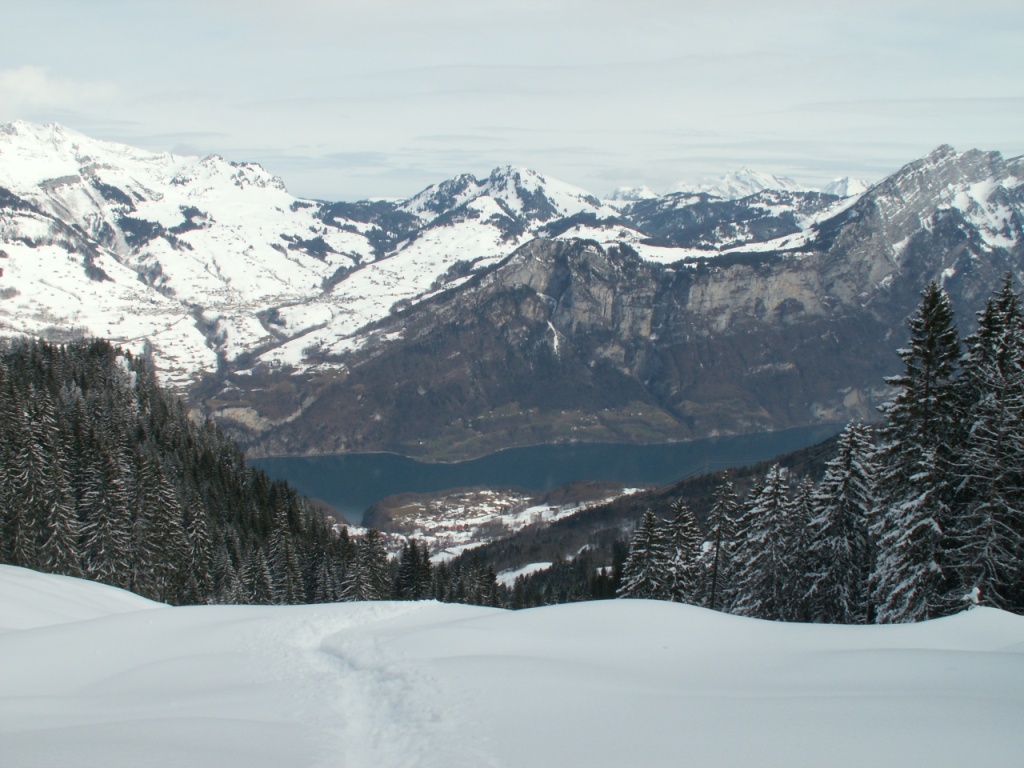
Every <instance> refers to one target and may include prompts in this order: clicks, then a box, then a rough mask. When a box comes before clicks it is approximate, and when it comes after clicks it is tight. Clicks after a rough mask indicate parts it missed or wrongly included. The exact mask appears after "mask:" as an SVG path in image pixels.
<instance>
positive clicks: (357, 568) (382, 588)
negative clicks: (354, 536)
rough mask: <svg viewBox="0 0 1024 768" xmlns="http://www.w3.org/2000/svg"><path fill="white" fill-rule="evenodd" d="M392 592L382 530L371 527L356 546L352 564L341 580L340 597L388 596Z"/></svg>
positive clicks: (368, 597)
mask: <svg viewBox="0 0 1024 768" xmlns="http://www.w3.org/2000/svg"><path fill="white" fill-rule="evenodd" d="M390 594H391V578H390V574H389V573H388V554H387V550H385V549H384V538H383V537H382V536H381V534H380V531H378V530H376V529H374V528H371V529H370V530H368V531H367V532H366V535H365V536H363V538H362V540H361V541H359V542H358V543H357V545H356V547H355V558H354V562H352V563H350V564H349V567H348V570H347V571H346V573H345V581H344V583H343V584H342V589H341V599H342V600H345V601H353V600H387V599H388V597H389V596H390Z"/></svg>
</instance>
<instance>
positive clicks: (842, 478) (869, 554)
mask: <svg viewBox="0 0 1024 768" xmlns="http://www.w3.org/2000/svg"><path fill="white" fill-rule="evenodd" d="M875 476H876V469H875V464H874V446H873V444H872V441H871V434H870V431H869V430H868V428H867V427H865V426H864V425H863V424H854V423H851V424H849V425H847V427H846V429H845V430H843V433H842V434H841V435H840V437H839V444H838V447H837V454H836V456H835V458H833V459H832V460H831V461H829V462H828V463H827V465H826V469H825V476H824V477H823V478H822V481H821V483H820V485H819V486H818V488H817V490H816V492H815V493H814V496H813V499H812V509H813V517H812V519H811V521H810V523H809V525H808V535H807V541H808V561H809V569H808V577H809V580H810V586H809V588H808V592H807V609H808V618H809V619H810V620H811V621H817V622H826V623H832V624H863V623H864V622H866V621H867V619H868V576H869V575H870V573H871V567H872V560H873V551H872V548H871V545H870V541H869V537H868V527H869V525H870V520H871V513H872V510H873V509H874V507H875V498H874V490H873V489H874V484H875Z"/></svg>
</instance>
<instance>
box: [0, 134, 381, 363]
mask: <svg viewBox="0 0 1024 768" xmlns="http://www.w3.org/2000/svg"><path fill="white" fill-rule="evenodd" d="M0 203H3V205H0V253H2V258H3V262H2V264H0V266H2V269H3V274H2V285H0V288H2V289H3V292H4V294H3V296H4V300H3V301H2V302H0V323H2V325H0V328H6V329H7V330H8V332H12V331H13V332H28V333H46V332H49V331H52V330H54V329H56V330H58V331H60V330H63V331H65V332H66V331H68V330H69V329H72V328H76V329H79V330H81V331H84V332H88V333H92V334H95V335H100V336H106V337H110V338H113V339H114V340H116V341H119V342H122V343H126V344H128V345H130V346H141V345H142V342H143V341H147V340H148V341H149V342H150V344H151V345H152V347H153V349H154V353H155V355H156V358H157V360H158V361H159V362H160V363H161V364H162V368H163V369H164V370H165V372H166V373H168V374H169V377H170V378H171V379H172V380H179V381H186V380H188V379H189V378H190V377H191V375H192V374H193V373H195V372H198V371H203V370H210V369H212V368H213V367H215V365H216V361H217V355H218V353H219V354H221V355H224V356H226V357H228V358H232V357H234V356H236V355H237V354H239V353H240V352H242V351H247V350H251V349H252V348H253V347H256V346H259V345H263V344H267V343H272V342H273V341H275V333H274V331H273V329H270V328H268V327H267V326H266V325H265V324H264V323H263V322H262V321H261V320H260V313H262V312H265V311H267V310H269V309H271V308H273V307H274V306H276V305H279V304H282V303H291V302H302V301H307V300H309V299H311V298H313V297H316V296H318V295H320V294H321V293H322V290H323V283H324V281H325V280H328V279H330V278H331V277H332V276H333V275H334V274H335V273H336V272H337V271H338V270H339V269H340V268H349V267H351V266H353V265H354V264H357V263H359V262H360V261H361V260H363V259H365V258H368V257H369V256H370V254H371V253H372V250H373V249H372V247H371V246H370V244H369V242H368V241H367V238H366V237H365V236H364V235H363V234H360V233H359V232H353V231H349V230H348V229H343V228H341V227H339V226H333V227H332V226H327V225H326V224H324V222H322V221H321V220H320V219H318V218H317V213H318V211H319V204H317V203H313V202H310V201H301V200H298V199H296V198H294V197H293V196H291V195H289V194H288V192H287V191H286V190H285V188H284V185H283V183H282V182H281V180H280V179H278V178H276V177H274V176H272V175H271V174H269V173H267V172H266V171H265V170H264V169H262V168H261V167H259V166H258V165H253V164H237V163H230V162H228V161H226V160H224V159H223V158H221V157H218V156H215V155H211V156H209V157H205V158H195V157H179V156H175V155H170V154H167V153H163V154H155V153H149V152H145V151H143V150H139V149H134V148H132V147H127V146H124V145H119V144H113V143H110V142H102V141H96V140H94V139H90V138H88V137H86V136H83V135H82V134H80V133H77V132H75V131H72V130H70V129H67V128H63V127H61V126H59V125H49V126H37V125H31V124H28V123H23V122H15V123H11V124H8V125H5V126H0ZM352 229H356V228H355V227H352Z"/></svg>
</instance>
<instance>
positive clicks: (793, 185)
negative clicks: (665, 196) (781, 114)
mask: <svg viewBox="0 0 1024 768" xmlns="http://www.w3.org/2000/svg"><path fill="white" fill-rule="evenodd" d="M766 189H773V190H782V191H787V192H806V191H808V188H807V187H805V186H804V185H803V184H800V183H798V182H796V181H794V180H793V179H791V178H789V177H788V176H776V175H774V174H771V173H764V172H763V171H755V170H751V169H750V168H740V169H739V170H737V171H730V172H729V173H727V174H725V175H724V176H722V177H720V178H719V179H717V180H712V181H704V182H702V183H700V184H689V183H687V182H680V183H679V184H677V185H676V186H675V187H674V188H673V189H672V191H673V192H688V193H692V192H705V193H707V194H709V195H714V196H715V197H721V198H724V199H726V200H738V199H740V198H743V197H748V196H749V195H753V194H756V193H758V192H761V191H763V190H766Z"/></svg>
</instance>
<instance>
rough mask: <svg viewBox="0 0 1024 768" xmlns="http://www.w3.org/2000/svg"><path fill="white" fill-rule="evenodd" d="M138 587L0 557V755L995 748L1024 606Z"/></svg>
mask: <svg viewBox="0 0 1024 768" xmlns="http://www.w3.org/2000/svg"><path fill="white" fill-rule="evenodd" d="M83 603H88V604H89V606H90V614H89V615H88V616H78V615H76V611H78V610H79V606H80V605H82V604H83ZM104 606H105V608H106V610H104ZM150 607H151V604H148V603H147V602H146V601H142V600H140V599H138V598H134V597H132V596H129V595H123V596H119V597H117V598H116V599H111V590H109V589H108V588H104V587H101V586H98V585H95V584H91V583H87V582H76V581H73V580H69V579H63V578H59V577H54V576H49V575H43V574H37V573H32V572H26V571H23V570H20V569H17V568H13V567H10V566H3V567H0V616H9V615H11V614H12V612H13V613H14V614H16V615H17V617H18V621H17V622H16V624H17V626H11V624H10V622H4V627H5V631H0V659H2V660H3V664H0V762H2V763H3V764H4V765H10V766H18V767H19V768H36V767H38V768H52V767H53V766H61V765H75V766H79V767H81V768H90V767H91V766H103V768H121V767H122V766H123V767H125V768H138V767H139V766H161V767H162V768H164V767H167V768H171V767H174V766H188V768H207V767H210V766H225V767H227V766H240V765H244V766H246V767H247V768H263V767H266V768H271V767H273V768H277V767H278V766H282V765H288V766H296V767H301V766H311V767H312V766H341V767H342V768H346V767H348V768H390V767H391V766H395V767H397V766H402V767H403V768H404V767H409V768H412V767H416V766H436V767H438V768H440V767H441V766H444V767H445V768H459V767H461V766H465V767H467V768H469V767H472V768H479V767H481V766H491V767H495V768H497V767H501V768H513V767H516V768H518V767H522V768H538V767H542V766H587V767H588V768H601V767H602V766H609V767H611V766H615V767H616V768H619V767H620V766H624V765H630V766H644V768H658V767H660V766H666V768H667V767H668V766H672V767H673V768H676V767H677V766H680V765H700V766H706V767H707V768H718V767H721V768H725V767H726V766H728V767H729V768H736V767H740V768H742V767H744V766H758V767H759V768H776V767H777V768H805V767H806V768H812V767H813V768H821V766H828V767H829V768H844V767H846V766H849V767H850V768H853V767H854V766H856V767H857V768H862V767H863V766H868V765H870V766H873V767H875V768H886V767H887V766H893V767H894V768H895V767H896V766H899V768H908V767H910V768H913V767H914V766H921V767H922V768H924V767H927V768H941V767H943V766H949V767H951V768H952V767H953V766H974V765H984V766H986V767H987V768H1001V767H1003V766H1006V767H1007V768H1009V767H1010V766H1014V767H1016V766H1019V765H1020V755H1021V754H1022V749H1024V728H1021V727H1020V723H1021V716H1022V714H1024V617H1019V616H1014V615H1011V614H1007V613H1002V612H1000V611H996V610H993V609H986V608H978V609H974V610H972V611H970V612H967V613H963V614H960V615H957V616H953V617H950V618H947V619H941V620H937V621H931V622H926V623H922V624H917V625H902V626H886V627H832V626H815V625H799V624H777V623H771V622H763V621H756V620H752V619H744V618H738V617H734V616H727V615H723V614H718V613H713V612H711V611H707V610H704V609H700V608H694V607H691V606H683V605H678V604H673V603H663V602H651V601H643V600H616V601H605V602H593V603H577V604H572V605H563V606H553V607H546V608H538V609H533V610H526V611H519V612H508V611H502V610H498V609H491V608H477V607H470V606H462V605H441V604H438V603H433V602H422V603H387V602H385V603H341V604H333V605H322V606H298V607H249V606H202V607H190V608H163V609H159V610H149V609H148V608H150ZM133 608H137V609H136V610H133ZM34 611H38V613H34ZM62 615H63V618H64V620H63V621H59V622H58V621H56V619H57V618H59V617H61V616H62Z"/></svg>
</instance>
